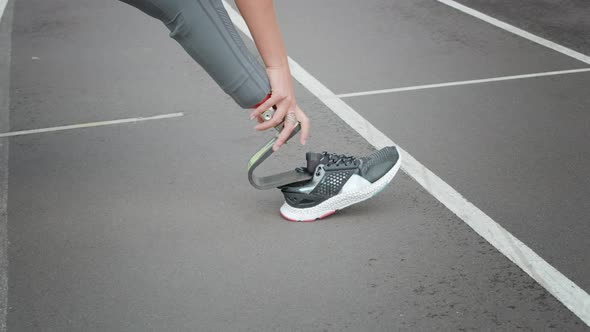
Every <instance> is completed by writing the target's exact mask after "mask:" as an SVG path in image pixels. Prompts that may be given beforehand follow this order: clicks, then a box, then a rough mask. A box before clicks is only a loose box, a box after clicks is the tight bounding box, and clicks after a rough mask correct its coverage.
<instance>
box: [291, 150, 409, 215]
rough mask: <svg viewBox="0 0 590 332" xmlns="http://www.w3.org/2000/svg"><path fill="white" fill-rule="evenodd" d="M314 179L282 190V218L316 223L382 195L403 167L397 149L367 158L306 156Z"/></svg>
mask: <svg viewBox="0 0 590 332" xmlns="http://www.w3.org/2000/svg"><path fill="white" fill-rule="evenodd" d="M305 157H306V159H307V167H305V168H300V169H298V170H299V171H301V172H309V173H313V179H311V180H309V181H306V182H303V183H294V184H289V185H286V186H283V187H281V188H280V189H281V191H282V192H283V195H284V196H285V203H284V204H283V206H282V207H281V215H282V216H283V217H284V218H285V219H287V220H290V221H315V220H317V219H322V218H325V217H327V216H329V215H331V214H333V213H334V212H336V211H337V210H340V209H343V208H345V207H347V206H350V205H352V204H355V203H358V202H362V201H364V200H366V199H368V198H371V197H372V196H374V195H375V194H377V193H379V192H380V191H381V190H383V188H385V186H387V184H388V183H389V182H390V181H391V180H392V179H393V177H394V176H395V174H396V173H397V171H398V170H399V168H400V165H401V158H400V155H399V153H398V151H397V148H395V147H393V146H388V147H385V148H383V149H381V150H379V151H377V152H375V153H373V154H371V155H370V156H368V157H362V158H356V157H350V156H345V155H337V154H333V153H327V152H323V153H314V152H308V153H307V154H306V156H305Z"/></svg>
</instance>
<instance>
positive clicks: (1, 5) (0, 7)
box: [0, 0, 8, 19]
mask: <svg viewBox="0 0 590 332" xmlns="http://www.w3.org/2000/svg"><path fill="white" fill-rule="evenodd" d="M7 3H8V0H0V19H2V15H4V9H5V8H6V4H7Z"/></svg>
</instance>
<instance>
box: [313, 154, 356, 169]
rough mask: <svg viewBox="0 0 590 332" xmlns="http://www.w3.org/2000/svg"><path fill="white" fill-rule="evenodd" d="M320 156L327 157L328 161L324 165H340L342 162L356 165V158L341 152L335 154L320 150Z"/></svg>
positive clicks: (346, 164) (347, 164)
mask: <svg viewBox="0 0 590 332" xmlns="http://www.w3.org/2000/svg"><path fill="white" fill-rule="evenodd" d="M322 156H323V157H322V158H328V163H327V164H326V166H332V165H336V166H340V164H344V166H349V165H357V164H358V159H357V158H356V157H352V156H346V155H343V154H335V153H328V152H326V151H324V152H322Z"/></svg>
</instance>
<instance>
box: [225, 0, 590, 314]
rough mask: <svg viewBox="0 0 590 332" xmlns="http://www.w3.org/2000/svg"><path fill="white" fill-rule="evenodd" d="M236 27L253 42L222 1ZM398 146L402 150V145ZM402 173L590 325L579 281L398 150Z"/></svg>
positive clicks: (379, 140) (314, 86) (360, 124)
mask: <svg viewBox="0 0 590 332" xmlns="http://www.w3.org/2000/svg"><path fill="white" fill-rule="evenodd" d="M223 3H224V5H225V8H226V9H227V11H228V13H229V15H230V17H231V19H232V21H233V22H234V24H235V25H236V26H237V27H238V28H239V29H240V30H241V31H242V32H243V33H244V34H246V35H247V36H249V37H250V38H252V37H251V35H250V32H249V31H248V28H247V26H246V22H244V20H243V18H242V17H241V16H240V14H238V12H236V11H235V10H234V9H233V8H232V7H231V6H230V5H228V4H227V2H226V1H225V0H223ZM289 66H290V68H291V73H292V75H293V77H295V79H297V80H298V81H299V82H300V83H301V84H302V85H303V86H304V87H306V88H307V89H308V90H309V91H310V92H311V93H313V94H314V95H315V96H316V97H317V98H318V99H319V100H321V101H322V102H323V103H324V104H325V105H326V106H328V107H329V108H330V109H331V110H332V111H333V112H334V113H336V115H338V116H339V117H340V118H342V119H343V120H344V121H345V122H346V123H347V124H348V125H349V126H351V127H352V128H353V129H354V130H356V131H357V132H358V133H359V134H360V135H361V136H362V137H363V138H365V139H366V140H367V141H368V142H369V143H371V144H372V145H373V146H375V147H376V148H378V149H379V148H382V147H384V146H390V145H395V143H394V142H393V141H392V140H391V139H390V138H389V137H387V136H385V134H383V133H382V132H381V131H379V129H377V128H375V127H374V126H373V125H372V124H371V123H370V122H369V121H367V120H366V119H365V118H363V117H362V116H361V115H360V114H358V113H357V112H356V111H355V110H354V109H353V108H352V107H350V106H349V105H348V104H346V103H345V102H344V101H343V100H342V99H341V98H338V96H336V95H335V94H334V93H333V92H332V91H330V89H328V88H327V87H326V86H325V85H323V84H322V83H321V82H320V81H318V80H317V79H316V78H315V77H313V76H312V75H311V74H309V73H308V72H307V71H306V70H305V69H303V67H301V66H300V65H299V64H298V63H297V62H295V61H294V60H293V59H291V58H289ZM398 148H399V146H398ZM399 151H400V154H401V157H402V160H403V162H402V168H403V170H404V171H405V172H406V173H407V174H408V175H410V176H411V177H412V178H414V179H415V180H416V181H417V182H418V183H420V185H422V187H424V189H426V190H427V191H428V192H429V193H430V194H431V195H432V196H433V197H435V198H436V199H438V200H439V201H440V202H441V203H442V204H444V205H445V206H446V207H447V208H448V209H449V210H450V211H452V212H453V213H455V214H456V215H457V216H458V217H459V218H461V219H462V220H463V221H464V222H465V223H467V224H468V225H469V226H470V227H471V228H472V229H473V230H474V231H475V232H477V234H479V235H480V236H482V237H483V238H484V239H486V240H487V241H488V242H489V243H490V244H491V245H493V246H494V247H495V248H496V249H498V251H500V252H501V253H502V254H504V256H506V257H508V258H509V259H510V260H511V261H512V262H514V263H515V264H516V265H518V266H519V267H520V268H521V269H522V270H523V271H525V272H526V273H527V274H528V275H530V276H531V277H532V278H533V279H535V280H536V281H537V282H538V283H539V284H540V285H541V286H543V287H544V288H545V289H547V291H549V293H551V294H553V296H555V297H556V298H557V299H558V300H559V301H561V302H562V303H563V304H564V305H565V306H566V307H567V308H568V309H569V310H571V311H572V312H573V313H574V314H575V315H577V316H578V317H580V319H581V320H582V321H584V322H585V323H586V324H588V325H590V296H589V295H588V293H586V292H585V291H584V290H583V289H581V288H580V287H578V286H577V285H576V284H575V283H574V282H572V281H571V280H569V279H568V278H567V277H566V276H564V275H563V274H561V273H560V272H559V271H557V270H556V269H555V268H554V267H553V266H551V265H549V263H547V262H546V261H545V260H544V259H543V258H541V257H540V256H539V255H537V254H536V253H535V252H534V251H532V250H531V249H530V248H529V247H527V246H526V245H525V244H524V243H522V242H521V241H520V240H519V239H517V238H516V237H514V236H513V235H512V234H510V232H508V231H507V230H505V229H504V228H503V227H502V226H500V225H499V224H498V223H496V222H495V221H494V220H492V218H490V217H489V216H488V215H486V214H485V213H484V212H483V211H481V210H480V209H478V208H477V207H476V206H475V205H473V204H471V203H470V202H469V201H467V200H466V199H465V198H464V197H463V196H461V194H459V193H458V192H457V191H456V190H455V189H453V188H452V187H451V186H449V185H448V184H447V183H446V182H444V181H443V180H442V179H441V178H439V177H438V176H437V175H436V174H434V173H432V172H431V171H430V170H429V169H428V168H426V167H424V165H422V164H421V163H420V162H419V161H417V160H416V159H414V157H412V156H411V155H410V154H409V153H407V152H406V151H405V150H403V149H401V148H399Z"/></svg>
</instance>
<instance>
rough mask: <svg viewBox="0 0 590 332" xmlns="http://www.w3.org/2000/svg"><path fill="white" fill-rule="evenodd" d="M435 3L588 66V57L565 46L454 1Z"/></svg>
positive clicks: (447, 0) (440, 0)
mask: <svg viewBox="0 0 590 332" xmlns="http://www.w3.org/2000/svg"><path fill="white" fill-rule="evenodd" d="M437 1H438V2H440V3H443V4H445V5H447V6H450V7H453V8H455V9H457V10H460V11H462V12H464V13H465V14H469V15H471V16H474V17H477V18H478V19H480V20H482V21H485V22H488V23H490V24H492V25H495V26H497V27H498V28H500V29H504V30H506V31H508V32H511V33H513V34H515V35H518V36H520V37H522V38H526V39H528V40H530V41H532V42H535V43H537V44H539V45H543V46H545V47H548V48H550V49H552V50H554V51H557V52H559V53H562V54H565V55H567V56H569V57H572V58H574V59H577V60H580V61H582V62H585V63H587V64H590V56H587V55H585V54H582V53H580V52H576V51H574V50H572V49H569V48H567V47H565V46H562V45H559V44H557V43H554V42H552V41H549V40H547V39H545V38H541V37H539V36H537V35H533V34H532V33H530V32H527V31H524V30H522V29H519V28H517V27H515V26H513V25H510V24H508V23H505V22H502V21H500V20H498V19H495V18H493V17H491V16H488V15H486V14H484V13H482V12H478V11H477V10H474V9H471V8H469V7H467V6H464V5H462V4H460V3H458V2H456V1H453V0H437Z"/></svg>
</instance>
